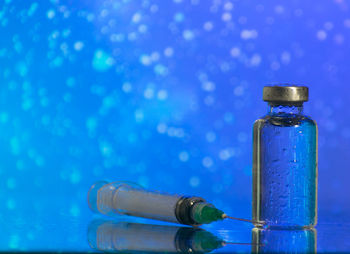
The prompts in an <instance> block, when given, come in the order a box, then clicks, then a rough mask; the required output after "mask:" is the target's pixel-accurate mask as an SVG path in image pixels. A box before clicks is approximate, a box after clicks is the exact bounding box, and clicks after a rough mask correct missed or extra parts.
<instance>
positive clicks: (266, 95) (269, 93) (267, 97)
mask: <svg viewBox="0 0 350 254" xmlns="http://www.w3.org/2000/svg"><path fill="white" fill-rule="evenodd" d="M263 100H264V101H267V102H272V103H281V102H282V103H302V102H305V101H308V100H309V88H308V87H307V86H295V85H276V86H265V87H264V90H263Z"/></svg>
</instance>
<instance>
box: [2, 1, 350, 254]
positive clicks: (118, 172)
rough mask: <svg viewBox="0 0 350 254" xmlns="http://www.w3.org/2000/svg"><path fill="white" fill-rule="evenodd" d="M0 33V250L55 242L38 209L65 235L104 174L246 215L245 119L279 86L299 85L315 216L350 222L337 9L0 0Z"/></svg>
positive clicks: (348, 24) (345, 82) (248, 141)
mask: <svg viewBox="0 0 350 254" xmlns="http://www.w3.org/2000/svg"><path fill="white" fill-rule="evenodd" d="M0 27H1V30H0V31H1V37H0V154H1V155H0V187H1V188H0V203H1V204H2V205H1V208H0V219H1V220H2V221H3V222H4V224H3V226H2V227H3V228H4V231H3V232H5V233H4V235H1V238H2V240H1V248H2V249H6V248H10V249H16V248H19V247H21V248H22V247H23V248H30V247H28V246H37V245H36V244H38V246H39V245H40V242H41V241H42V239H43V237H44V238H45V237H47V243H48V244H49V243H51V245H50V246H56V245H55V241H54V240H50V239H53V238H54V236H58V235H60V234H62V232H61V231H59V230H57V231H55V230H53V231H52V232H50V233H51V237H49V236H48V235H47V229H45V222H43V221H42V220H43V219H42V218H44V217H43V216H48V215H52V217H51V219H50V218H49V217H48V221H50V220H55V223H57V224H60V223H67V218H69V219H68V220H72V221H75V222H76V223H77V224H76V226H74V228H72V229H71V231H70V232H71V235H72V237H71V238H72V239H73V240H71V241H72V242H74V241H76V240H77V239H75V238H74V237H73V236H76V237H78V236H77V235H78V234H75V233H74V232H80V231H79V230H81V226H80V224H79V223H82V221H88V220H90V219H91V218H92V217H93V215H92V213H91V212H90V211H89V210H88V206H87V202H86V194H87V190H88V189H89V187H90V185H91V184H93V183H94V182H95V181H97V180H102V179H108V180H111V181H116V180H128V181H134V182H137V183H139V184H141V185H143V186H145V187H147V188H150V189H156V190H162V191H166V192H170V193H183V194H192V195H199V196H202V197H204V198H206V199H208V200H209V201H212V202H213V203H214V204H215V205H216V206H218V207H219V208H222V209H223V210H224V211H225V212H227V213H229V214H231V215H232V216H236V217H239V216H241V217H250V216H251V183H252V170H251V167H252V135H251V134H252V133H251V132H252V125H253V122H254V120H256V119H257V118H259V117H261V116H262V115H264V114H265V112H266V110H267V105H266V103H264V102H263V101H262V87H263V86H264V85H265V84H270V83H276V82H277V83H280V82H282V83H285V82H291V83H297V84H306V85H308V86H309V88H310V101H309V102H308V103H306V104H305V111H306V112H307V114H308V115H310V116H311V117H312V118H313V119H315V120H316V121H317V123H318V125H319V221H320V222H328V221H338V222H342V221H348V222H349V219H348V216H349V215H350V199H349V197H348V195H349V194H350V187H349V184H348V182H349V180H348V179H349V178H350V171H349V166H348V164H349V163H350V157H349V153H350V113H349V111H348V106H349V104H348V103H349V99H350V94H349V93H348V91H349V88H348V86H349V80H350V72H349V60H348V59H349V57H350V51H349V50H350V43H349V41H350V16H349V4H348V3H347V2H346V1H342V0H335V1H325V0H322V1H301V0H300V1H297V0H292V1H267V2H261V3H260V2H258V1H249V0H247V1H226V0H213V1H204V0H174V1H162V0H143V1H131V0H130V1H129V0H124V1H117V0H115V1H82V0H81V1H69V0H61V1H59V0H53V1H37V2H36V1H15V0H12V1H11V0H4V1H2V2H1V4H0ZM36 220H38V221H39V220H40V223H36ZM6 221H10V222H11V223H9V222H8V223H6ZM27 223H29V225H31V226H30V230H27V231H23V230H22V229H21V225H27ZM16 225H17V226H16ZM16 227H18V228H19V229H18V230H17V231H16ZM44 229H45V230H44ZM6 230H7V231H6ZM74 230H76V231H74ZM8 232H11V233H8ZM71 238H69V239H71ZM45 239H46V238H45ZM51 241H52V242H51ZM57 245H58V243H57ZM26 246H27V247H26ZM66 246H68V247H69V244H68V243H67V245H66ZM68 247H67V248H68ZM53 248H54V247H53Z"/></svg>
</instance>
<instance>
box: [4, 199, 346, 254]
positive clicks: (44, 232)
mask: <svg viewBox="0 0 350 254" xmlns="http://www.w3.org/2000/svg"><path fill="white" fill-rule="evenodd" d="M30 203H31V202H30V201H29V200H28V201H25V202H24V203H23V204H17V206H21V207H22V208H23V209H25V215H23V214H24V213H23V210H16V209H12V210H11V209H8V207H7V209H5V210H6V211H4V212H3V213H1V215H0V223H1V238H0V239H1V240H0V251H2V252H4V251H25V252H26V251H32V252H36V251H40V252H103V251H108V252H110V251H112V252H117V253H181V252H183V253H186V252H192V253H193V252H194V253H234V252H244V253H246V252H253V253H254V252H257V253H270V252H287V253H288V252H289V253H305V252H308V253H310V252H311V253H315V252H318V253H322V252H350V231H349V229H350V223H346V222H342V223H340V222H341V221H346V220H345V215H341V214H339V215H337V216H335V215H331V216H329V217H327V216H323V217H321V218H320V223H319V224H318V226H317V227H316V229H308V230H258V229H256V228H253V226H252V225H250V224H249V223H242V222H237V221H222V222H218V223H213V224H211V225H205V226H202V227H200V228H192V227H182V226H180V225H176V224H169V223H162V222H158V221H153V220H147V219H140V218H133V217H128V216H120V217H115V218H110V217H105V216H102V215H101V216H100V215H96V214H93V213H92V212H90V211H89V209H88V207H87V205H83V204H82V207H75V206H70V205H69V206H67V205H66V203H65V202H64V199H56V200H55V199H54V198H53V199H51V200H47V202H46V203H45V205H47V206H46V208H45V207H41V208H40V209H38V207H35V206H33V205H31V204H30Z"/></svg>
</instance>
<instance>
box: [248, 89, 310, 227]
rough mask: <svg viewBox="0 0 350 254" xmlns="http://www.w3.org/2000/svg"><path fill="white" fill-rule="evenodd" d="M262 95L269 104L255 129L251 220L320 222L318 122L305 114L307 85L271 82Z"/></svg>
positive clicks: (292, 223)
mask: <svg viewBox="0 0 350 254" xmlns="http://www.w3.org/2000/svg"><path fill="white" fill-rule="evenodd" d="M263 99H264V101H267V102H268V103H269V110H268V113H267V114H266V115H265V116H264V117H263V118H261V119H258V120H257V121H256V122H255V123H254V130H253V136H254V137H253V142H254V144H253V146H254V154H253V220H255V221H257V222H264V224H265V225H266V226H268V227H269V226H270V227H312V226H314V225H316V222H317V211H316V210H317V125H316V122H315V121H313V120H312V119H311V118H309V117H307V116H305V115H304V114H303V102H305V101H307V100H308V88H307V87H302V86H267V87H264V92H263ZM256 226H258V225H256Z"/></svg>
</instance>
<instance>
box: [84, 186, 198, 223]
mask: <svg viewBox="0 0 350 254" xmlns="http://www.w3.org/2000/svg"><path fill="white" fill-rule="evenodd" d="M88 201H89V206H90V208H91V209H92V210H93V211H95V212H100V213H102V214H105V215H110V216H111V215H114V214H125V215H131V216H137V217H144V218H149V219H155V220H162V221H169V222H175V223H182V224H190V225H195V224H196V223H195V222H194V221H192V219H191V218H187V217H190V216H191V215H190V208H191V207H192V206H193V204H194V203H196V202H203V201H204V200H203V199H200V198H185V197H182V196H179V195H169V194H164V193H159V192H154V191H147V190H145V189H143V188H141V187H139V186H136V185H133V184H130V183H125V182H113V183H107V182H97V183H96V184H94V185H93V186H92V187H91V188H90V190H89V193H88Z"/></svg>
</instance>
